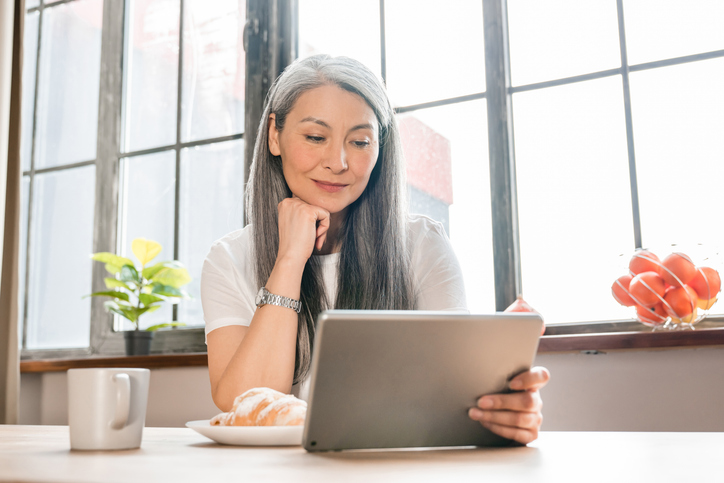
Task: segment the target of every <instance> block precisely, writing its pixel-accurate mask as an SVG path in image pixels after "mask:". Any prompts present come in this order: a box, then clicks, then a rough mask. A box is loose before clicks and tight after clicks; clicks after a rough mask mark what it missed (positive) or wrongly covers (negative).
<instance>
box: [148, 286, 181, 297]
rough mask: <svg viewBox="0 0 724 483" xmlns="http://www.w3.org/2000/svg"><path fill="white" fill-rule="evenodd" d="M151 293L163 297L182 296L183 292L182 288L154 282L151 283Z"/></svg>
mask: <svg viewBox="0 0 724 483" xmlns="http://www.w3.org/2000/svg"><path fill="white" fill-rule="evenodd" d="M151 293H153V294H157V295H163V296H165V297H181V298H186V297H184V295H185V292H184V291H183V290H179V289H177V288H175V287H171V286H169V285H164V284H162V283H158V282H156V283H154V284H153V290H151Z"/></svg>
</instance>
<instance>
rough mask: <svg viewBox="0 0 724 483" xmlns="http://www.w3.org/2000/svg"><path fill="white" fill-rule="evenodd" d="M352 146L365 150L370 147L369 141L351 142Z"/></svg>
mask: <svg viewBox="0 0 724 483" xmlns="http://www.w3.org/2000/svg"><path fill="white" fill-rule="evenodd" d="M352 144H354V145H355V146H357V147H358V148H366V147H367V146H369V145H370V142H369V141H352Z"/></svg>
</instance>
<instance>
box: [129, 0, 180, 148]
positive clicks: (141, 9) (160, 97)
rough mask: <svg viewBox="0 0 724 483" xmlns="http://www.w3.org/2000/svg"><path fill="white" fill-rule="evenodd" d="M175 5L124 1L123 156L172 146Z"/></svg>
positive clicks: (170, 0) (164, 0) (173, 1)
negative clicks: (142, 150)
mask: <svg viewBox="0 0 724 483" xmlns="http://www.w3.org/2000/svg"><path fill="white" fill-rule="evenodd" d="M179 5H180V4H179V0H160V1H154V0H126V36H125V37H126V46H125V55H124V63H125V65H124V75H125V79H124V98H123V107H124V112H123V137H122V139H123V140H124V141H123V142H122V143H121V145H122V149H123V151H124V152H131V151H138V150H141V149H148V148H153V147H158V146H168V145H171V144H175V143H176V106H177V99H178V52H179V34H178V32H179V9H180V7H179Z"/></svg>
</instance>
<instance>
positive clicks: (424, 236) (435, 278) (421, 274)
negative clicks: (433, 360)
mask: <svg viewBox="0 0 724 483" xmlns="http://www.w3.org/2000/svg"><path fill="white" fill-rule="evenodd" d="M408 223H409V232H408V233H409V237H410V238H409V243H410V247H411V248H412V252H411V253H412V260H411V262H412V263H411V265H412V273H413V286H414V287H415V291H416V292H415V296H416V307H417V309H418V310H449V311H467V304H466V301H465V286H464V284H463V275H462V272H461V270H460V264H459V263H458V260H457V257H456V256H455V253H454V252H453V249H452V246H451V244H450V239H449V238H448V237H447V235H446V234H445V229H444V228H443V226H442V225H441V224H440V223H438V222H436V221H433V220H431V219H430V218H428V217H426V216H423V215H410V216H409V218H408ZM251 230H252V227H251V225H247V226H246V227H244V228H242V229H240V230H236V231H234V232H232V233H229V234H228V235H226V236H225V237H223V238H221V239H220V240H218V241H216V242H214V244H213V245H212V246H211V250H210V251H209V254H208V255H207V257H206V260H205V261H204V267H203V270H202V271H201V304H202V306H203V309H204V321H205V322H206V334H207V335H208V333H209V332H211V331H212V330H215V329H218V328H220V327H226V326H228V325H246V326H248V325H249V324H250V323H251V319H252V317H253V316H254V311H255V310H256V303H255V300H256V294H257V292H258V291H259V288H260V287H259V286H258V285H257V283H256V277H255V275H254V269H255V267H254V263H253V260H252V256H251V244H252V235H251V233H252V231H251ZM315 257H316V258H317V259H318V260H319V261H320V262H321V263H320V264H321V266H322V277H323V280H324V284H325V292H326V294H327V300H330V301H331V302H332V303H334V300H335V299H336V293H337V266H338V265H339V253H333V254H331V255H315Z"/></svg>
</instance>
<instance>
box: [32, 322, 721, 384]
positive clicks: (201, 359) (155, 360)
mask: <svg viewBox="0 0 724 483" xmlns="http://www.w3.org/2000/svg"><path fill="white" fill-rule="evenodd" d="M565 330H566V329H565V327H561V326H552V327H550V328H549V329H548V330H547V331H546V335H544V336H543V337H541V340H540V345H539V346H538V353H539V354H553V353H559V352H592V353H595V352H603V351H612V350H645V349H667V348H669V349H670V348H694V347H716V346H721V347H724V327H712V328H708V327H707V328H701V329H699V328H698V326H697V329H696V330H681V331H660V332H649V331H627V332H597V333H593V332H591V333H585V332H584V333H560V332H565ZM578 330H580V329H578ZM207 365H208V360H207V356H206V353H205V352H192V353H185V354H154V355H149V356H113V357H86V358H74V359H38V360H24V361H21V362H20V372H22V373H33V372H64V371H67V370H68V369H75V368H84V367H145V368H148V369H160V368H169V367H198V366H204V367H205V366H207Z"/></svg>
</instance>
